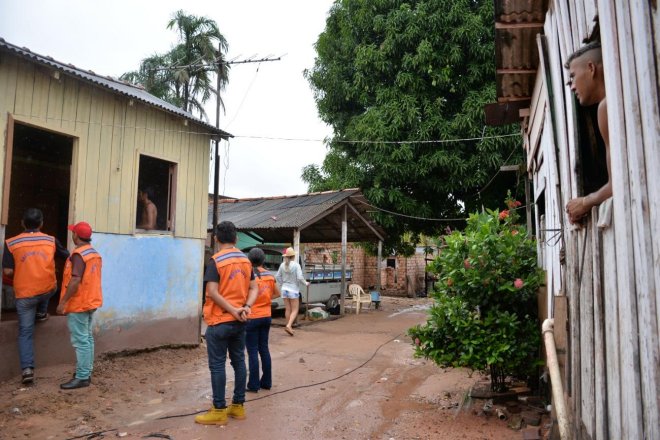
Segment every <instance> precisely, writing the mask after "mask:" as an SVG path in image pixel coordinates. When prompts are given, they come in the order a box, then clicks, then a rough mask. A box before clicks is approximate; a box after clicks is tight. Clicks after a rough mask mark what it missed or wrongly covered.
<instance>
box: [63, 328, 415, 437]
mask: <svg viewBox="0 0 660 440" xmlns="http://www.w3.org/2000/svg"><path fill="white" fill-rule="evenodd" d="M402 334H403V333H399V334H397V335H396V336H394V337H392V338H391V339H388V340H387V341H385V342H383V343H382V344H380V345H379V346H378V348H376V351H374V352H373V354H372V355H371V356H370V357H369V359H367V360H366V361H364V362H362V363H361V364H360V365H358V366H357V367H355V368H353V369H352V370H349V371H347V372H346V373H344V374H341V375H339V376H336V377H333V378H331V379H327V380H324V381H321V382H315V383H312V384H308V385H299V386H297V387H293V388H288V389H286V390H282V391H276V392H274V393H270V394H267V395H265V396H261V397H257V398H254V399H250V400H246V402H255V401H257V400H262V399H267V398H269V397H273V396H277V395H278V394H284V393H288V392H290V391H294V390H299V389H302V388H310V387H315V386H319V385H324V384H326V383H330V382H333V381H335V380H339V379H341V378H342V377H346V376H348V375H349V374H351V373H353V372H355V371H357V370H359V369H360V368H362V367H364V366H365V365H367V364H368V363H369V362H371V360H372V359H373V358H374V357H376V354H378V352H379V351H380V349H381V348H383V347H384V346H385V345H387V344H389V343H390V342H392V341H394V340H395V339H397V338H398V337H400V336H401V335H402ZM206 411H207V410H206V409H203V410H199V411H195V412H191V413H185V414H172V415H169V416H163V417H158V418H157V419H155V420H167V419H176V418H180V417H189V416H194V415H196V414H200V413H203V412H206ZM118 429H119V428H112V429H106V430H103V431H96V432H90V433H87V434H83V435H79V436H77V437H69V438H67V439H66V440H76V439H80V438H85V437H87V438H90V436H91V437H92V438H93V437H95V436H101V435H102V434H104V433H106V432H113V431H117V430H118Z"/></svg>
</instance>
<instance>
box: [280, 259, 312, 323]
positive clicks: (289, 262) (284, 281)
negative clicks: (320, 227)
mask: <svg viewBox="0 0 660 440" xmlns="http://www.w3.org/2000/svg"><path fill="white" fill-rule="evenodd" d="M283 257H284V262H283V263H282V264H280V268H279V270H278V271H277V275H275V279H276V280H277V283H278V284H279V285H280V286H281V288H282V298H283V299H284V307H285V312H284V313H285V315H284V316H285V317H286V327H284V330H285V331H286V332H287V333H288V334H289V335H291V336H293V323H294V322H296V318H297V317H298V309H299V308H300V287H299V285H301V284H302V285H305V286H309V282H307V281H306V280H305V277H304V276H303V273H302V268H301V267H300V264H298V263H296V262H295V261H294V260H295V258H296V252H295V251H294V250H293V248H291V247H290V248H287V249H286V251H284V255H283Z"/></svg>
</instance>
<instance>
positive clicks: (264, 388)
mask: <svg viewBox="0 0 660 440" xmlns="http://www.w3.org/2000/svg"><path fill="white" fill-rule="evenodd" d="M261 389H262V390H266V391H270V387H261Z"/></svg>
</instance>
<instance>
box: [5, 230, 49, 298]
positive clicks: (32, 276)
mask: <svg viewBox="0 0 660 440" xmlns="http://www.w3.org/2000/svg"><path fill="white" fill-rule="evenodd" d="M6 243H7V250H9V252H11V254H12V255H13V257H14V293H15V295H16V298H29V297H31V296H36V295H41V294H42V293H47V292H50V291H52V290H54V289H55V287H57V279H56V278H55V237H51V236H50V235H46V234H43V233H41V232H24V233H22V234H19V235H17V236H15V237H12V238H10V239H9V240H7V241H6Z"/></svg>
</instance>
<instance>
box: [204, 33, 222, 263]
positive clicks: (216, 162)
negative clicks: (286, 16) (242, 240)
mask: <svg viewBox="0 0 660 440" xmlns="http://www.w3.org/2000/svg"><path fill="white" fill-rule="evenodd" d="M221 74H222V45H221V44H218V74H217V77H218V79H217V81H216V91H217V93H218V94H217V95H216V101H215V128H217V129H218V130H220V79H221V78H222V75H221ZM220 139H221V138H220V137H216V138H215V154H214V156H213V230H212V232H211V253H213V254H215V229H216V226H218V191H219V186H220ZM207 219H208V217H207Z"/></svg>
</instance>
